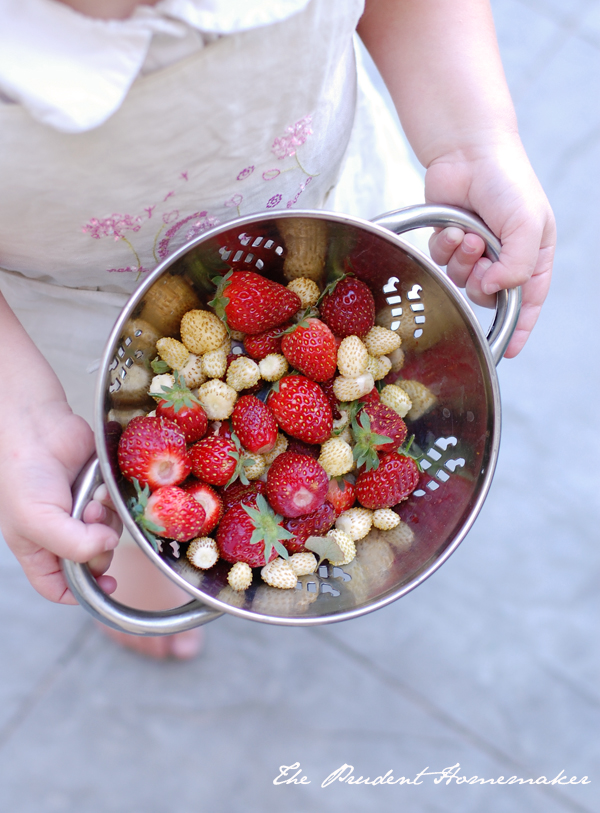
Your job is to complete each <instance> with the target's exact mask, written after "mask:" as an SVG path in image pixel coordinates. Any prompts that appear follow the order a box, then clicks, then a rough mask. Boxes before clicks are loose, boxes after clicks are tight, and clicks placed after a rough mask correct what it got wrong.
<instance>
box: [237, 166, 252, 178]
mask: <svg viewBox="0 0 600 813" xmlns="http://www.w3.org/2000/svg"><path fill="white" fill-rule="evenodd" d="M253 172H254V167H253V166H252V167H246V168H245V169H243V170H242V171H241V172H240V174H239V175H238V176H237V180H238V181H243V180H244V178H247V177H248V176H249V175H252V173H253Z"/></svg>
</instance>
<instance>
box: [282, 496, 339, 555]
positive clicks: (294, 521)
mask: <svg viewBox="0 0 600 813" xmlns="http://www.w3.org/2000/svg"><path fill="white" fill-rule="evenodd" d="M335 519H336V512H335V508H334V507H333V505H332V504H331V503H330V502H324V503H323V505H321V506H319V508H317V510H316V511H313V512H312V513H310V514H303V515H302V516H300V517H286V518H285V519H284V520H283V527H284V528H286V529H287V530H288V531H290V533H292V534H293V535H294V538H293V539H286V540H284V543H283V544H284V545H285V547H286V548H287V549H288V551H289V552H290V553H300V552H302V551H304V550H306V548H305V547H304V543H305V542H306V540H307V539H308V537H309V536H325V534H326V533H327V531H328V530H329V529H330V528H331V527H332V526H333V523H334V522H335Z"/></svg>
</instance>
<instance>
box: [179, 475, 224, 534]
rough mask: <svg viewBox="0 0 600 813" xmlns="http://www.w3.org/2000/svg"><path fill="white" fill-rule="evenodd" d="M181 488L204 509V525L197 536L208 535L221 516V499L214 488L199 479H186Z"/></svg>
mask: <svg viewBox="0 0 600 813" xmlns="http://www.w3.org/2000/svg"><path fill="white" fill-rule="evenodd" d="M182 488H183V490H184V491H186V492H187V493H188V494H190V495H191V496H192V497H193V498H194V499H195V500H196V501H197V502H199V503H200V505H201V506H202V508H203V509H204V514H205V519H204V525H203V526H202V529H201V531H200V533H199V534H198V536H208V534H209V533H210V532H211V531H212V530H213V528H215V527H216V526H217V524H218V522H219V520H220V519H221V517H222V516H223V500H222V499H221V498H220V497H219V495H218V494H217V492H216V491H215V490H214V488H211V487H210V486H209V485H207V484H206V483H201V482H200V480H188V481H187V482H186V483H184V485H183V486H182Z"/></svg>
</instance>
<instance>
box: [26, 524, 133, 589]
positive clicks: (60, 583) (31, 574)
mask: <svg viewBox="0 0 600 813" xmlns="http://www.w3.org/2000/svg"><path fill="white" fill-rule="evenodd" d="M22 543H23V544H24V545H26V546H27V547H28V548H29V552H28V553H27V554H26V555H24V556H23V557H18V558H19V561H20V563H21V566H22V568H23V571H24V573H25V575H26V576H27V578H28V579H29V582H30V583H31V585H32V587H33V588H34V589H35V590H36V591H37V592H38V593H39V594H40V595H41V596H43V597H44V598H46V599H48V601H53V602H55V603H57V604H77V601H76V599H75V597H74V596H73V594H72V593H71V591H70V589H69V587H68V585H67V582H66V579H65V577H64V574H63V571H62V568H61V565H60V561H59V559H58V557H57V556H55V555H54V554H52V553H50V551H47V550H45V549H44V548H40V547H37V546H35V545H33V543H27V541H26V540H22ZM23 544H22V545H21V546H20V547H23ZM110 558H112V553H109V554H101V555H100V556H99V557H96V558H94V559H92V561H91V562H90V569H91V571H92V573H93V574H94V576H96V577H97V581H98V584H99V586H100V587H101V588H102V590H103V591H104V592H105V593H109V594H110V593H113V592H114V591H115V589H116V587H117V583H116V581H115V579H114V578H113V577H112V576H104V575H102V574H103V573H104V571H105V570H107V569H108V566H109V565H110Z"/></svg>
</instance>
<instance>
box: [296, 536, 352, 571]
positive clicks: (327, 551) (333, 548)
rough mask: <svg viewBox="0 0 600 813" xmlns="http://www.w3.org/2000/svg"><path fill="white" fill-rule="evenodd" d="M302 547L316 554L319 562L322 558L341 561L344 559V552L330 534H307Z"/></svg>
mask: <svg viewBox="0 0 600 813" xmlns="http://www.w3.org/2000/svg"><path fill="white" fill-rule="evenodd" d="M304 547H305V548H306V549H307V550H310V551H312V552H313V553H316V554H317V556H318V557H319V564H321V562H322V561H323V559H328V560H329V561H330V562H341V561H342V560H343V559H344V553H343V552H342V550H341V548H340V546H339V545H338V544H337V542H336V541H335V539H333V538H332V537H331V536H309V537H308V539H307V540H306V542H305V543H304Z"/></svg>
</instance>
